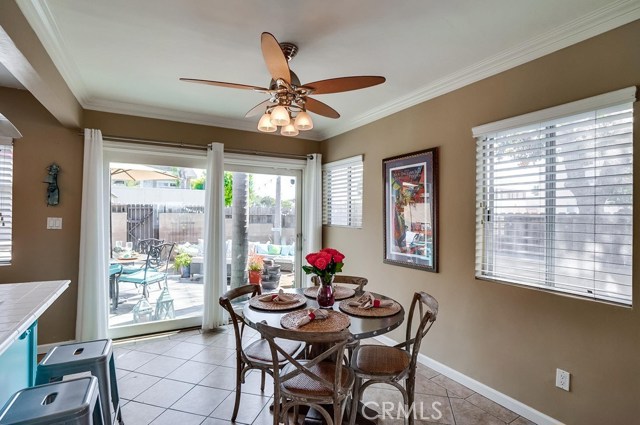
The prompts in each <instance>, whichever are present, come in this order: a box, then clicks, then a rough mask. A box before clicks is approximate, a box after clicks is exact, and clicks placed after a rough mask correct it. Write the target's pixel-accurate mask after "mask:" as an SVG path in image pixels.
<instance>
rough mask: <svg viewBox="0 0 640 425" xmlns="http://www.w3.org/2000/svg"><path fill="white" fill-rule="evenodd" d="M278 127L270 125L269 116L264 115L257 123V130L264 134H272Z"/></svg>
mask: <svg viewBox="0 0 640 425" xmlns="http://www.w3.org/2000/svg"><path fill="white" fill-rule="evenodd" d="M277 129H278V127H276V126H275V125H273V124H272V123H271V116H270V115H269V114H267V113H265V114H264V115H263V116H262V117H260V121H258V130H260V131H264V132H265V133H273V132H274V131H276V130H277Z"/></svg>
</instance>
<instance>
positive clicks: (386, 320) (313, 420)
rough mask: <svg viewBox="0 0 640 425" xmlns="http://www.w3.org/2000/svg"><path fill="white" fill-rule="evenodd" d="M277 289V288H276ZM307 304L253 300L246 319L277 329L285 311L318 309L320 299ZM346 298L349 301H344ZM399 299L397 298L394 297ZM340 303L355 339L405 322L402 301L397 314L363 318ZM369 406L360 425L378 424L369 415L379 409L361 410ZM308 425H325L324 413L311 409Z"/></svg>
mask: <svg viewBox="0 0 640 425" xmlns="http://www.w3.org/2000/svg"><path fill="white" fill-rule="evenodd" d="M271 292H272V291H269V293H271ZM273 292H275V291H273ZM285 292H286V293H293V294H304V289H301V288H298V289H289V290H285ZM362 293H363V292H362V291H356V293H355V295H354V296H355V297H358V296H360V295H362ZM371 294H372V295H373V296H375V297H376V298H378V299H383V300H393V299H392V298H390V297H387V296H385V295H382V294H377V293H374V292H371ZM352 299H353V298H349V300H350V301H351V300H352ZM306 301H307V302H306V304H305V305H302V306H299V307H297V308H293V309H286V310H276V311H273V310H260V309H257V308H254V307H252V306H251V305H249V303H246V304H245V305H244V307H243V309H242V313H243V316H244V319H245V321H246V322H247V324H248V325H249V326H251V327H252V328H254V329H255V328H256V323H258V322H263V321H264V322H266V323H267V324H268V325H269V326H273V327H276V328H282V325H281V324H280V319H281V318H282V316H283V315H284V314H287V313H289V312H291V311H296V310H302V309H308V308H318V307H319V306H318V302H317V301H316V299H315V298H310V297H306ZM343 301H346V300H343ZM394 301H395V300H394ZM340 302H341V301H336V302H335V304H334V305H333V307H332V308H333V310H335V311H340V312H341V313H343V314H346V315H347V316H349V321H350V324H349V331H351V334H352V335H353V337H354V338H355V339H358V340H361V339H365V338H372V337H375V336H377V335H382V334H385V333H387V332H390V331H392V330H394V329H396V328H397V327H398V326H400V325H401V324H402V322H403V321H404V308H403V307H402V304H400V303H398V304H400V311H399V312H397V313H396V314H394V315H393V316H387V317H363V316H356V315H352V314H347V313H345V312H343V311H341V310H340ZM362 409H365V410H367V414H366V415H361V414H360V412H358V417H357V418H356V423H357V424H359V425H366V424H374V423H375V422H374V421H372V420H370V419H368V418H372V417H375V415H376V412H373V411H371V410H370V409H369V408H367V407H365V406H361V407H360V410H362ZM304 423H305V424H306V425H316V424H321V423H323V421H322V417H321V416H320V414H319V413H317V412H314V411H313V409H312V410H311V411H309V413H307V416H306V418H305V422H304Z"/></svg>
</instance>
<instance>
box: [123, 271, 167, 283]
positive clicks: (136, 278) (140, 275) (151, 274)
mask: <svg viewBox="0 0 640 425" xmlns="http://www.w3.org/2000/svg"><path fill="white" fill-rule="evenodd" d="M164 278H165V274H164V273H162V272H157V271H151V270H149V271H147V278H146V279H145V278H144V270H141V271H138V272H135V273H131V274H128V275H122V276H121V277H120V282H132V283H136V284H145V283H147V284H148V283H154V282H158V281H161V280H164Z"/></svg>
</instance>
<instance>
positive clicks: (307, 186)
mask: <svg viewBox="0 0 640 425" xmlns="http://www.w3.org/2000/svg"><path fill="white" fill-rule="evenodd" d="M302 180H303V185H304V186H303V188H302V190H303V192H302V212H303V214H302V264H306V262H305V260H304V257H305V256H306V255H307V254H309V253H310V252H315V251H319V250H320V249H321V248H322V155H320V154H319V153H314V154H312V155H309V156H308V157H307V166H306V167H305V169H304V173H303V176H302ZM305 278H306V281H307V286H308V285H310V284H311V276H310V275H305Z"/></svg>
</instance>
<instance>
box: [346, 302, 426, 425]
mask: <svg viewBox="0 0 640 425" xmlns="http://www.w3.org/2000/svg"><path fill="white" fill-rule="evenodd" d="M416 308H417V310H418V312H419V324H418V328H417V330H416V332H415V334H412V333H411V326H412V323H413V317H414V314H415V313H416ZM437 315H438V301H436V299H435V298H433V297H432V296H431V295H429V294H427V293H426V292H416V293H415V294H414V295H413V300H412V302H411V308H410V309H409V321H408V322H407V332H406V340H405V341H404V342H401V343H400V344H397V345H395V346H393V347H388V346H385V345H359V346H358V347H356V348H355V350H354V351H353V355H352V356H351V368H352V369H353V371H354V373H355V385H354V387H353V397H352V404H351V417H350V420H349V424H350V425H353V424H354V423H355V417H356V414H355V412H357V410H358V405H359V403H360V399H361V398H362V394H363V393H364V391H365V389H366V388H367V387H368V386H370V385H373V384H376V383H381V384H389V385H392V386H394V387H396V388H397V389H398V390H400V392H401V393H402V398H403V401H404V404H405V405H406V406H407V408H408V409H407V410H406V411H407V412H408V413H409V414H408V415H406V416H408V417H405V420H408V423H409V425H413V423H414V420H415V418H414V417H413V414H412V412H415V410H414V409H412V406H413V401H414V392H415V382H416V364H417V361H418V354H419V352H420V344H421V342H422V338H423V337H424V336H425V335H426V334H427V332H429V329H431V326H433V323H434V322H435V321H436V317H437ZM402 380H404V384H405V385H404V386H402V384H401V383H400V381H402Z"/></svg>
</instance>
